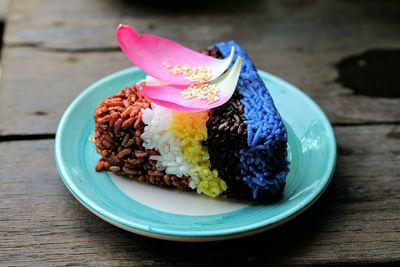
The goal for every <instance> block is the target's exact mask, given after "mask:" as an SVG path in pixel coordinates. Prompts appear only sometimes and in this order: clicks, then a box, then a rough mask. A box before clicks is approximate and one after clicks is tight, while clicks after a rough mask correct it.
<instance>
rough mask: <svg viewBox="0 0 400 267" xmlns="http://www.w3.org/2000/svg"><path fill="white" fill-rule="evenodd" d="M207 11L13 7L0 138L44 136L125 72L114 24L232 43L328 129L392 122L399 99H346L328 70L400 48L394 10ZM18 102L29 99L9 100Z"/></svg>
mask: <svg viewBox="0 0 400 267" xmlns="http://www.w3.org/2000/svg"><path fill="white" fill-rule="evenodd" d="M155 2H156V3H159V2H158V1H155ZM214 2H215V3H213V5H216V7H215V8H213V9H212V10H210V8H204V7H203V8H197V9H196V8H192V9H189V7H187V6H185V4H181V7H180V8H176V9H174V10H171V8H168V7H166V6H163V5H161V7H159V8H152V7H151V6H150V5H149V4H145V3H143V2H141V1H139V2H138V1H107V0H88V1H77V0H73V1H68V2H65V1H61V0H55V1H38V0H34V1H13V2H12V5H11V7H10V13H9V17H8V23H7V27H6V32H5V39H4V50H3V66H4V70H3V77H4V78H3V81H2V90H1V92H0V111H1V112H0V120H8V121H10V123H7V124H4V125H1V126H0V133H1V134H3V135H9V134H11V135H13V134H38V133H54V131H55V128H56V125H57V122H58V120H59V118H60V116H61V114H62V113H63V111H64V110H65V109H66V107H67V106H68V104H69V103H70V102H71V101H72V99H73V98H75V97H76V96H77V95H78V93H79V92H81V91H82V90H83V89H84V88H86V87H87V86H89V85H90V84H91V83H93V82H94V81H96V80H97V79H99V78H100V77H103V76H105V75H107V74H110V73H112V72H114V71H116V70H119V69H123V68H125V67H127V66H130V63H129V62H128V61H127V60H126V59H125V58H124V55H123V54H122V53H121V52H120V51H119V49H118V47H117V44H116V42H115V40H114V29H115V27H116V25H117V24H119V23H129V24H132V25H134V26H135V27H137V28H138V30H139V31H142V32H148V33H154V34H158V35H162V36H166V37H168V38H171V39H175V40H179V41H180V42H182V43H184V44H186V45H188V46H190V47H192V48H194V49H202V48H204V47H207V46H208V45H210V44H213V43H215V42H218V41H222V40H230V39H235V40H236V41H238V42H239V43H240V44H241V45H242V46H243V47H244V48H245V49H246V50H247V51H248V53H249V54H250V56H251V57H252V58H253V59H254V62H255V63H256V65H257V66H258V67H259V68H260V69H263V70H266V71H269V72H271V73H273V74H276V75H278V76H280V77H282V78H284V79H286V80H288V81H290V82H292V83H293V84H295V85H297V86H298V87H300V88H302V89H303V90H304V91H305V92H306V93H308V94H310V95H311V96H312V97H313V98H314V99H315V100H316V101H317V102H318V103H319V104H320V105H321V106H322V108H323V109H324V110H325V111H326V113H327V114H328V116H329V118H330V119H331V121H332V122H333V123H337V124H345V123H346V124H353V123H355V124H360V123H361V124H362V123H382V122H384V123H399V122H400V119H399V118H400V108H398V107H399V106H400V99H389V98H371V97H367V96H362V95H354V94H353V92H352V91H351V90H349V89H348V88H345V87H343V86H342V85H341V84H340V83H338V82H337V78H338V73H337V70H336V68H335V64H336V63H338V62H339V61H340V60H341V59H342V58H344V57H347V56H350V55H352V54H357V53H362V52H364V51H367V50H369V49H373V48H383V49H384V48H396V47H400V37H399V35H398V32H399V31H400V23H399V20H400V19H399V18H398V16H396V14H397V13H396V12H397V11H400V10H399V9H400V8H399V7H398V6H399V5H397V4H396V3H395V2H391V1H386V2H385V3H384V4H381V5H378V4H376V3H373V2H368V1H367V2H365V3H361V4H360V3H359V4H354V3H353V2H352V1H337V2H336V1H335V2H331V1H283V2H279V1H257V0H250V2H249V5H246V7H243V5H241V4H240V2H239V1H233V2H232V3H231V7H230V8H228V9H223V8H222V6H224V3H223V1H222V2H221V1H214ZM206 3H207V2H206ZM238 17H240V19H237V18H238ZM353 22H356V23H353ZM22 94H28V95H29V98H27V99H24V98H21V97H15V96H16V95H17V96H20V95H22ZM43 98H50V99H52V101H41V100H42V99H43ZM12 109H15V110H18V111H19V112H18V113H15V112H13V110H12ZM37 111H39V113H41V115H37ZM40 111H43V112H40ZM43 113H46V114H43ZM20 116H24V117H26V118H28V119H29V120H30V121H32V120H34V121H36V124H35V126H32V125H27V124H26V123H23V122H22V123H21V122H20V121H19V120H18V119H17V117H18V118H19V117H20Z"/></svg>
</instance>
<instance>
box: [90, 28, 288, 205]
mask: <svg viewBox="0 0 400 267" xmlns="http://www.w3.org/2000/svg"><path fill="white" fill-rule="evenodd" d="M116 37H117V41H118V43H119V45H120V47H121V49H122V50H123V52H124V53H125V55H126V56H127V57H128V59H129V60H130V61H132V63H134V64H135V65H136V66H137V67H139V68H140V69H141V70H142V71H143V72H145V73H146V74H147V77H146V78H145V79H144V80H142V81H139V82H137V83H136V84H133V85H131V86H128V87H126V88H122V89H121V90H120V91H119V92H118V93H117V94H116V95H114V96H109V97H107V98H106V99H104V100H103V101H102V102H101V103H100V104H99V105H98V106H97V108H96V110H95V114H94V119H95V137H94V142H95V145H96V151H97V152H98V153H99V154H100V156H101V158H100V159H99V161H98V163H97V165H96V170H97V171H103V170H105V171H111V172H114V173H116V174H120V175H124V176H126V177H128V178H131V179H135V180H138V181H142V182H146V183H149V184H152V185H159V186H165V187H174V188H178V189H181V190H185V191H196V192H197V193H201V194H205V195H207V196H209V197H218V196H227V197H234V198H242V199H251V200H256V201H263V200H275V199H278V198H279V197H280V196H281V195H282V192H283V189H284V187H285V180H286V176H287V173H288V171H289V168H288V166H289V162H288V161H287V159H286V157H287V133H286V129H285V125H284V123H283V121H282V118H281V117H280V115H279V112H278V110H277V109H276V107H275V106H274V102H273V100H272V98H271V96H270V94H269V92H268V90H267V88H266V86H265V84H264V82H263V80H262V79H261V77H260V76H259V75H258V73H257V69H256V68H255V66H254V65H253V63H252V61H251V60H250V58H249V57H248V56H247V54H246V52H245V51H244V50H243V49H242V48H241V47H240V46H239V45H238V44H236V43H235V42H234V41H229V42H221V43H217V44H215V45H212V46H210V47H209V48H208V49H207V50H205V51H203V52H202V53H198V52H196V51H193V50H191V49H188V48H186V47H184V46H182V45H180V44H178V43H176V42H173V41H171V40H168V39H164V38H161V37H158V36H153V35H146V34H138V33H137V32H136V31H135V30H134V29H133V28H132V27H130V26H128V25H120V26H119V27H118V28H117V30H116Z"/></svg>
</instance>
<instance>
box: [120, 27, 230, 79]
mask: <svg viewBox="0 0 400 267" xmlns="http://www.w3.org/2000/svg"><path fill="white" fill-rule="evenodd" d="M115 34H116V38H117V41H118V43H119V46H120V47H121V49H122V51H123V52H124V53H125V55H126V56H127V58H128V59H129V60H130V61H131V62H132V63H133V64H135V65H136V66H137V67H139V68H140V69H141V70H143V71H144V72H145V73H146V74H148V75H150V76H153V77H155V78H156V79H158V80H161V81H163V82H165V83H169V84H183V85H188V84H194V83H199V82H200V83H203V82H210V81H212V80H215V79H217V78H218V77H219V76H220V75H221V74H222V73H224V72H225V71H226V70H227V69H228V67H229V65H230V63H231V62H232V59H233V55H234V48H232V51H231V54H230V55H229V57H227V58H224V59H216V58H213V57H210V56H207V55H204V54H201V53H198V52H196V51H193V50H191V49H189V48H186V47H184V46H182V45H180V44H178V43H176V42H174V41H171V40H168V39H165V38H162V37H159V36H155V35H149V34H138V33H137V32H136V31H135V29H133V28H132V27H131V26H129V25H119V26H118V28H117V30H116V33H115ZM179 66H180V67H182V68H179ZM184 67H185V68H186V72H184V71H183V70H184ZM174 71H175V74H174V73H173V72H174ZM196 71H200V74H201V73H203V74H204V73H205V75H196ZM198 73H199V72H197V74H198Z"/></svg>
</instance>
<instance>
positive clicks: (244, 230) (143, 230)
mask: <svg viewBox="0 0 400 267" xmlns="http://www.w3.org/2000/svg"><path fill="white" fill-rule="evenodd" d="M136 71H140V69H139V68H137V67H130V68H127V69H123V70H120V71H117V72H114V73H112V74H110V75H107V76H105V77H103V78H101V79H99V80H98V81H96V82H94V83H93V84H91V85H90V86H89V87H87V88H86V89H85V90H84V91H82V92H81V93H80V94H79V95H78V96H77V97H75V98H74V100H73V101H72V102H71V103H70V105H69V106H68V108H67V109H66V111H65V112H64V114H63V115H62V117H61V120H60V121H59V124H58V127H57V131H56V138H55V145H54V148H55V161H56V166H57V169H58V172H59V174H60V177H61V179H62V181H63V182H64V184H65V185H66V187H67V188H68V190H69V191H70V192H71V194H72V195H73V196H74V197H75V198H76V199H77V200H78V201H79V202H80V203H81V204H82V205H83V206H84V207H86V208H87V209H88V210H89V211H91V212H92V213H94V214H95V215H96V216H98V217H99V218H101V219H103V220H105V221H107V222H109V223H111V224H113V225H115V226H117V227H119V228H122V229H124V230H127V231H129V232H133V233H136V234H140V235H144V236H148V237H153V238H159V239H165V240H173V241H194V242H200V241H216V240H225V239H233V238H239V237H244V236H248V235H252V234H256V233H259V232H262V231H266V230H270V229H272V228H275V227H277V226H279V225H281V224H283V223H285V222H287V221H290V220H292V219H293V218H295V217H297V216H298V215H300V214H301V213H302V212H304V211H305V210H307V209H308V208H309V207H310V206H312V205H313V204H314V203H315V201H317V200H318V199H319V197H320V196H321V195H322V194H323V193H324V191H325V190H326V188H327V187H328V185H329V183H330V181H331V179H332V176H333V174H334V170H335V168H336V162H337V144H336V138H335V133H334V131H333V128H332V125H331V124H330V122H329V119H328V118H327V116H326V114H325V113H324V111H323V110H322V109H321V108H320V107H319V106H318V104H317V103H315V102H314V100H312V99H311V98H310V97H309V96H308V95H307V94H305V93H304V92H303V91H301V90H300V89H299V88H297V87H296V86H294V85H292V84H291V83H289V82H287V81H285V80H283V79H281V78H279V77H277V76H275V75H273V74H270V73H268V72H265V71H262V70H258V72H259V74H260V75H261V76H264V77H267V78H268V79H270V80H274V82H277V83H280V84H283V85H284V86H285V87H287V88H289V89H291V90H292V91H293V92H294V93H296V94H298V95H299V96H300V97H302V98H303V99H305V100H306V101H307V104H309V105H310V107H311V108H312V109H313V111H314V112H317V113H319V115H320V116H321V119H322V122H323V125H324V126H325V128H326V129H327V131H328V139H329V140H330V141H331V142H329V144H330V145H332V146H333V147H332V149H331V153H330V154H329V159H328V162H329V166H328V170H327V172H326V174H327V175H325V176H324V177H321V183H320V184H319V185H318V187H317V188H316V190H315V191H314V192H313V193H312V194H310V195H309V197H307V198H305V200H303V201H302V202H301V203H299V204H298V205H296V206H294V207H292V208H290V209H288V210H286V212H283V213H281V215H280V216H277V218H276V219H275V221H273V222H268V220H266V219H264V220H261V221H260V222H258V223H257V224H251V225H249V226H240V227H235V228H232V229H228V230H227V229H225V231H222V230H220V231H219V232H220V233H208V234H197V235H193V234H188V233H186V234H185V233H184V231H183V232H180V233H176V232H175V231H174V230H169V229H164V230H162V229H158V230H155V229H150V228H148V227H147V226H146V225H143V224H138V223H135V222H131V221H130V222H129V224H126V222H124V221H125V220H124V219H123V218H120V217H118V216H114V215H113V214H112V213H110V212H108V211H106V210H105V209H103V208H101V207H100V206H98V205H97V204H96V203H94V202H92V201H91V200H90V198H87V197H86V196H85V195H84V194H83V193H82V192H81V191H80V190H79V188H78V187H77V186H75V184H74V183H73V182H72V180H71V179H70V177H69V176H68V175H67V174H66V170H65V168H66V167H65V166H64V164H63V162H62V160H61V158H62V149H61V143H62V140H63V138H62V137H63V130H64V128H65V123H66V120H67V119H68V117H69V116H70V114H71V113H72V112H73V111H74V109H75V107H76V106H78V105H79V103H80V102H81V99H84V98H85V97H86V95H88V94H90V93H91V92H92V91H93V90H96V88H97V87H98V86H99V85H101V84H102V83H104V82H107V81H108V80H110V79H114V78H116V77H119V76H121V75H125V74H128V73H131V72H136Z"/></svg>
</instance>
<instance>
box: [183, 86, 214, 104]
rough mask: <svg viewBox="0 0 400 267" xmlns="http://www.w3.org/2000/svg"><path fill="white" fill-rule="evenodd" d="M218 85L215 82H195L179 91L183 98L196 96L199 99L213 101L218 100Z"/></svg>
mask: <svg viewBox="0 0 400 267" xmlns="http://www.w3.org/2000/svg"><path fill="white" fill-rule="evenodd" d="M218 91H219V89H218V87H217V86H216V85H215V84H209V83H204V84H196V85H191V86H189V87H188V88H186V89H185V90H183V91H182V92H181V96H182V97H183V98H184V99H191V98H197V99H200V100H206V101H207V102H208V103H210V104H211V103H213V102H215V101H218V100H219V97H218Z"/></svg>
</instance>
